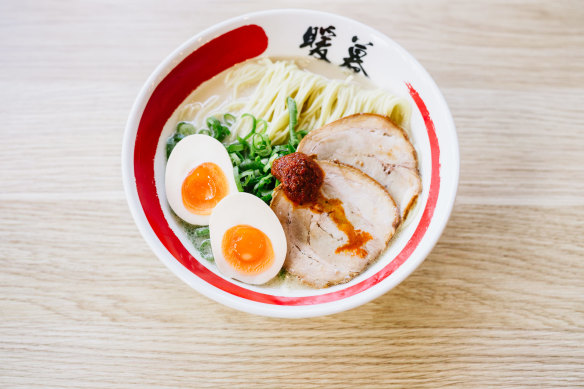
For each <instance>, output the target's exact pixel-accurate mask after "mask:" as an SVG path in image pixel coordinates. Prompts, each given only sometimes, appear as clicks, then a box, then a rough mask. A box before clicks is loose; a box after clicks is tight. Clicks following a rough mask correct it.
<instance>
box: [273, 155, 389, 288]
mask: <svg viewBox="0 0 584 389" xmlns="http://www.w3.org/2000/svg"><path fill="white" fill-rule="evenodd" d="M317 163H318V164H319V166H320V167H321V168H322V170H323V171H324V174H325V176H324V182H323V184H322V187H321V189H320V194H319V196H320V197H319V200H317V201H316V203H314V204H312V205H303V206H299V205H296V204H295V203H293V202H292V201H290V200H289V199H288V197H287V196H286V194H285V193H284V190H283V189H282V186H279V187H278V188H276V190H275V192H274V196H273V199H272V203H271V207H272V209H273V210H274V212H275V213H276V215H277V216H278V218H279V219H280V222H281V224H282V227H283V228H284V232H285V233H286V239H287V242H288V253H287V256H286V262H285V263H284V267H285V269H286V270H287V271H288V272H289V273H291V274H293V275H296V276H298V277H299V278H300V279H301V280H302V281H303V282H304V283H306V284H308V285H311V286H313V287H316V288H323V287H326V286H330V285H335V284H339V283H344V282H347V281H350V280H351V279H352V278H353V277H355V276H356V275H357V274H359V273H360V272H362V271H363V270H364V269H365V268H366V267H367V265H368V264H369V263H371V262H372V261H374V260H375V259H377V257H378V256H379V255H380V254H381V252H382V251H383V250H384V249H385V247H386V246H387V243H388V242H389V240H390V239H391V237H392V236H393V234H394V233H395V230H396V228H397V225H398V224H399V221H400V216H399V211H398V208H397V206H396V205H395V202H394V201H393V199H392V198H391V196H389V194H388V193H387V191H386V190H385V189H384V188H383V187H382V186H381V185H379V183H377V182H376V181H375V180H373V179H371V178H370V177H369V176H367V175H366V174H363V173H362V172H361V171H360V170H357V169H354V168H352V167H350V166H346V165H342V164H339V163H335V162H330V161H317ZM323 202H324V203H326V204H328V206H323V205H322V204H323ZM339 203H341V204H340V207H342V208H341V209H340V210H339V208H338V207H339ZM327 207H328V208H329V209H325V208H327ZM335 207H337V208H336V209H334V208H335ZM340 212H344V216H345V217H346V220H347V221H348V222H349V223H350V224H351V226H352V228H353V230H354V231H353V232H354V235H353V238H355V237H356V239H354V240H353V242H350V241H349V238H348V237H349V234H347V232H344V231H342V229H344V230H345V231H346V230H347V229H346V227H347V226H346V224H345V225H343V223H340V224H341V226H340V225H339V219H342V216H343V215H342V214H341V213H340ZM339 227H340V228H339ZM359 240H360V241H359ZM355 243H356V244H355ZM359 243H363V244H362V245H361V244H359ZM348 244H349V245H348ZM347 246H349V247H347Z"/></svg>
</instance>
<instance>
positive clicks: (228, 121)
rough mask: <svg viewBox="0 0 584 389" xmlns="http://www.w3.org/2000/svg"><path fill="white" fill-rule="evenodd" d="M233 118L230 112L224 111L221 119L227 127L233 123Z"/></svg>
mask: <svg viewBox="0 0 584 389" xmlns="http://www.w3.org/2000/svg"><path fill="white" fill-rule="evenodd" d="M235 120H236V119H235V116H233V115H232V114H230V113H226V114H225V115H223V121H224V122H225V124H226V125H227V126H229V127H231V126H232V125H233V123H235Z"/></svg>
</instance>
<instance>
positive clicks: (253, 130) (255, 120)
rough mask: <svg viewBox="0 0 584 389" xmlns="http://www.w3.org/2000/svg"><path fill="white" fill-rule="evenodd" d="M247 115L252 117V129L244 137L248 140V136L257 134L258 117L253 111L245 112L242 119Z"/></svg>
mask: <svg viewBox="0 0 584 389" xmlns="http://www.w3.org/2000/svg"><path fill="white" fill-rule="evenodd" d="M245 117H250V118H251V131H250V132H249V133H248V134H247V135H246V136H244V137H243V139H245V140H247V138H249V137H250V136H252V135H253V134H255V130H256V126H257V119H256V117H255V116H253V115H252V114H251V113H244V114H243V115H241V118H242V119H243V118H245Z"/></svg>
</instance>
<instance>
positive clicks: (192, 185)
mask: <svg viewBox="0 0 584 389" xmlns="http://www.w3.org/2000/svg"><path fill="white" fill-rule="evenodd" d="M165 187H166V198H167V199H168V203H169V204H170V207H171V208H172V210H173V211H174V212H175V213H176V214H177V215H178V217H180V218H181V219H183V220H184V221H186V222H188V223H190V224H195V225H208V224H209V218H210V216H211V213H212V211H213V209H214V208H215V206H216V205H217V204H218V203H219V202H220V201H221V200H222V199H223V198H225V197H226V196H227V195H229V194H230V193H236V192H237V186H236V184H235V178H234V176H233V167H232V165H231V160H230V158H229V154H228V153H227V150H226V149H225V147H224V146H223V145H222V144H221V142H219V141H218V140H217V139H215V138H212V137H210V136H208V135H203V134H195V135H189V136H187V137H185V138H184V139H182V140H181V141H180V142H178V143H177V145H176V146H175V147H174V149H173V150H172V153H170V157H169V158H168V162H167V164H166V175H165Z"/></svg>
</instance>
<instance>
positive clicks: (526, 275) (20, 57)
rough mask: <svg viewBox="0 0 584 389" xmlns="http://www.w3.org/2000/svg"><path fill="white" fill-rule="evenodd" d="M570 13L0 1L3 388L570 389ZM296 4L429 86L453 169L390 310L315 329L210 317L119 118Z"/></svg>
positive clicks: (576, 300) (579, 268)
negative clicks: (128, 191)
mask: <svg viewBox="0 0 584 389" xmlns="http://www.w3.org/2000/svg"><path fill="white" fill-rule="evenodd" d="M582 5H583V4H582V2H581V1H572V2H570V1H545V0H539V1H495V2H493V1H471V2H460V1H451V0H448V1H447V0H442V1H432V2H425V1H413V2H412V1H405V0H404V1H385V0H376V1H370V2H368V4H367V5H365V4H364V3H361V2H357V1H332V0H322V1H320V2H315V1H305V0H297V1H294V2H281V3H278V2H276V3H275V2H274V1H267V0H266V1H248V2H243V1H242V2H238V1H223V0H221V1H193V0H190V1H180V0H176V1H175V0H173V1H165V2H162V1H161V2H154V1H126V2H118V1H106V0H104V1H91V2H85V1H83V2H82V1H51V2H45V1H36V2H33V1H17V0H3V1H1V2H0V123H1V124H0V144H1V145H2V151H1V152H0V216H1V217H0V242H1V247H0V248H1V250H0V266H1V271H0V317H1V320H0V327H1V329H0V387H3V388H4V387H6V388H32V387H67V388H80V387H95V388H104V387H140V388H142V387H158V388H175V387H197V388H206V387H213V388H215V387H257V388H276V387H305V388H311V387H396V388H399V387H406V388H413V387H423V388H436V387H446V386H454V387H461V388H477V387H546V388H552V387H554V388H558V387H572V388H573V387H579V386H580V387H582V386H583V385H584V168H583V166H584V113H583V107H584V7H583V6H582ZM274 7H278V8H279V7H304V8H314V9H319V10H325V11H330V12H335V13H339V14H342V15H346V16H349V17H353V18H355V19H357V20H359V21H362V22H365V23H367V24H369V25H371V26H373V27H374V28H377V29H379V30H380V31H382V32H384V33H386V34H387V35H389V36H390V37H392V38H393V39H394V40H396V41H397V42H398V43H400V44H401V45H402V46H404V47H405V48H406V49H407V50H408V51H409V52H411V53H412V54H413V55H414V56H415V57H416V58H417V59H418V60H419V61H420V62H421V63H422V64H423V65H424V66H425V67H426V69H427V70H428V71H429V72H430V73H431V75H432V76H433V77H434V79H435V80H436V82H437V83H438V85H439V87H440V88H441V89H442V91H443V93H444V95H445V97H446V100H447V101H448V103H449V105H450V108H451V110H452V114H453V116H454V120H455V122H456V125H457V128H458V133H459V138H460V151H461V177H460V189H459V196H458V199H457V202H456V205H455V208H454V212H453V215H452V218H451V220H450V222H449V224H448V227H447V228H446V230H445V232H444V235H443V236H442V238H441V240H440V242H439V243H438V245H437V246H436V248H435V249H434V251H433V252H432V253H431V255H430V256H429V257H428V258H427V260H426V261H425V262H424V264H423V265H422V266H421V267H420V268H419V269H418V270H416V272H414V274H412V275H411V276H410V277H409V278H408V279H407V280H406V281H405V282H403V283H402V284H401V285H400V286H398V287H397V288H395V289H394V290H393V291H391V292H390V293H387V294H386V295H384V296H382V297H380V298H378V299H377V300H375V301H373V302H371V303H369V304H366V305H364V306H362V307H360V308H357V309H354V310H351V311H348V312H345V313H341V314H337V315H333V316H330V317H321V318H316V319H303V320H280V319H270V318H263V317H256V316H252V315H249V314H245V313H241V312H238V311H235V310H232V309H229V308H226V307H223V306H222V305H219V304H217V303H215V302H213V301H211V300H209V299H207V298H205V297H203V296H201V295H199V294H198V293H197V292H195V291H194V290H192V289H190V288H189V287H188V286H187V285H185V284H183V283H182V282H181V281H179V280H178V279H177V278H176V277H175V276H174V275H172V274H171V273H170V272H169V271H168V270H167V269H166V268H165V267H164V266H163V265H162V264H161V263H160V262H159V261H158V259H157V258H156V257H155V256H154V254H153V253H152V252H151V251H150V250H149V248H148V247H147V245H146V243H145V242H144V240H143V239H142V237H141V236H140V235H139V233H138V230H137V228H136V226H135V225H134V222H133V221H132V218H131V216H130V213H129V211H128V207H127V204H126V201H125V198H124V194H123V191H122V180H121V172H120V153H121V140H122V133H123V128H124V125H125V121H126V118H127V116H128V113H129V110H130V107H131V105H132V103H133V101H134V99H135V97H136V95H137V93H138V91H139V89H140V87H141V85H142V84H143V82H144V81H145V80H146V78H147V77H148V75H149V74H150V72H151V71H152V70H153V69H154V67H155V66H156V65H157V64H158V63H159V62H160V61H161V59H162V58H164V57H165V56H166V55H167V54H168V53H170V52H171V51H172V50H174V48H175V47H177V46H178V45H179V44H180V43H182V42H183V41H185V40H186V39H188V38H189V37H191V36H192V35H194V34H195V33H197V32H199V31H200V30H202V29H204V28H207V27H209V26H211V25H213V24H215V23H217V22H220V21H222V20H225V19H227V18H230V17H233V16H236V15H238V14H241V13H244V12H250V11H254V10H263V9H269V8H274Z"/></svg>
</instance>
